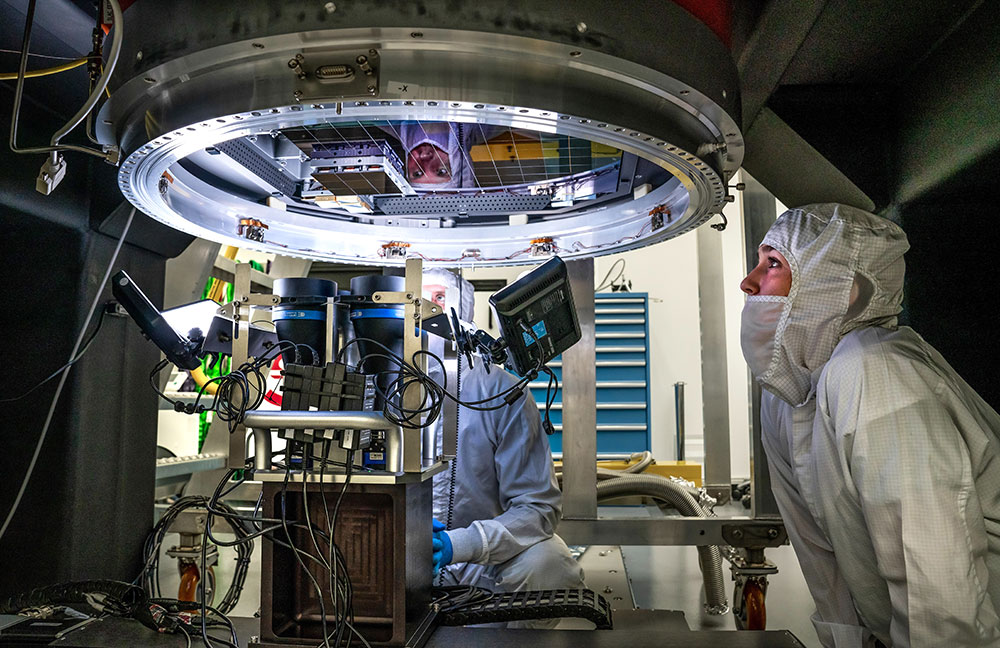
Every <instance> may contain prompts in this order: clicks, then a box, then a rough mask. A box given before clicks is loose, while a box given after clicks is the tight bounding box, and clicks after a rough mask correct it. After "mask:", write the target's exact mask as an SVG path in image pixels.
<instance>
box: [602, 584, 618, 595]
mask: <svg viewBox="0 0 1000 648" xmlns="http://www.w3.org/2000/svg"><path fill="white" fill-rule="evenodd" d="M613 591H615V590H614V588H613V587H611V586H610V585H607V586H605V588H604V593H605V594H610V593H611V592H613Z"/></svg>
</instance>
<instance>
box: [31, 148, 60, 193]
mask: <svg viewBox="0 0 1000 648" xmlns="http://www.w3.org/2000/svg"><path fill="white" fill-rule="evenodd" d="M65 177H66V160H64V159H63V156H62V155H60V154H59V153H53V154H52V155H49V156H48V157H47V158H45V164H43V165H42V168H41V169H40V170H39V171H38V177H37V178H36V179H35V190H36V191H37V192H38V193H40V194H42V195H45V196H48V195H49V194H51V193H52V192H53V191H55V188H56V187H58V186H59V183H60V182H62V180H63V178H65Z"/></svg>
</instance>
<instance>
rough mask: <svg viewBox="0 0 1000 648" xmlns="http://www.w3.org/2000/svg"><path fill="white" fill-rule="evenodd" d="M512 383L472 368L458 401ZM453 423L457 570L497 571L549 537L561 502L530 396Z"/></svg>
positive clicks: (469, 413)
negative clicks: (473, 566) (456, 429)
mask: <svg viewBox="0 0 1000 648" xmlns="http://www.w3.org/2000/svg"><path fill="white" fill-rule="evenodd" d="M514 382H515V379H514V378H513V376H511V375H510V374H508V373H507V372H505V371H503V370H502V369H500V368H499V367H494V368H493V369H492V370H491V372H490V374H489V375H487V374H486V372H485V368H484V367H483V365H482V364H477V365H476V367H475V368H474V369H471V370H469V371H468V372H467V373H465V375H464V376H463V384H462V398H463V400H479V399H481V398H486V397H487V396H489V395H492V394H495V393H497V392H498V391H503V390H504V389H506V388H507V387H509V386H510V385H512V384H513V383H514ZM463 416H464V417H465V418H466V419H471V420H470V421H469V422H470V423H471V425H465V424H462V423H460V425H461V426H462V429H461V431H460V433H459V445H460V448H459V456H458V465H457V475H456V484H455V498H454V503H453V504H454V510H453V519H454V524H453V525H454V526H456V527H457V528H454V529H453V530H451V531H449V532H448V534H449V535H450V536H451V541H452V547H453V550H454V558H453V560H454V561H455V562H456V563H459V562H470V563H478V564H485V565H491V564H498V563H502V562H506V561H507V560H509V559H511V558H513V557H514V556H516V555H517V554H519V553H521V552H522V551H524V550H525V549H527V548H528V547H530V546H532V545H534V544H537V543H539V542H541V541H543V540H546V539H548V538H550V537H552V535H553V534H554V533H555V528H556V524H558V521H559V517H560V515H561V511H562V495H561V493H560V492H559V489H558V487H557V484H556V481H555V474H554V471H553V468H552V457H551V452H550V449H549V443H548V439H547V438H546V436H545V433H544V432H542V429H541V417H540V416H539V413H538V406H537V405H536V404H535V401H534V399H532V398H531V396H530V394H526V395H525V396H522V397H521V399H520V400H519V401H517V402H516V403H515V404H514V405H511V406H510V407H503V408H501V409H499V410H496V411H494V412H472V411H470V410H465V411H463V412H462V414H460V419H459V420H460V421H461V417H463Z"/></svg>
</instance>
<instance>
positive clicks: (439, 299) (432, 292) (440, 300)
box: [424, 284, 447, 310]
mask: <svg viewBox="0 0 1000 648" xmlns="http://www.w3.org/2000/svg"><path fill="white" fill-rule="evenodd" d="M446 291H447V288H446V287H445V286H442V285H440V284H429V285H425V286H424V293H425V294H427V295H428V296H429V297H430V300H431V301H432V302H434V303H435V304H437V305H438V306H440V307H441V310H445V305H444V296H445V292H446Z"/></svg>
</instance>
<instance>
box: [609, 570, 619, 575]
mask: <svg viewBox="0 0 1000 648" xmlns="http://www.w3.org/2000/svg"><path fill="white" fill-rule="evenodd" d="M608 573H609V574H617V573H618V570H617V569H609V570H608Z"/></svg>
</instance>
